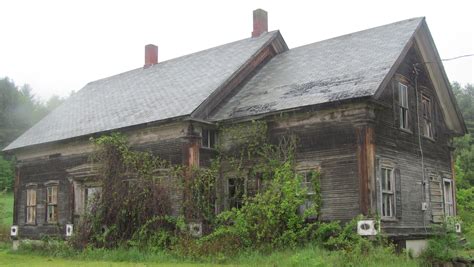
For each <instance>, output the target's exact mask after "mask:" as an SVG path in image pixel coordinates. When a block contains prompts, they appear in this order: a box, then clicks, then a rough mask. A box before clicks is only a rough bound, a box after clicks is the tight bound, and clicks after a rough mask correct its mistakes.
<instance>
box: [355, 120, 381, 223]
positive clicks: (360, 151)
mask: <svg viewBox="0 0 474 267" xmlns="http://www.w3.org/2000/svg"><path fill="white" fill-rule="evenodd" d="M356 140H357V161H358V174H359V205H360V212H361V213H362V214H363V215H366V216H367V215H375V214H376V210H377V202H376V200H377V196H376V190H375V142H374V141H375V140H374V128H373V126H372V125H361V126H357V127H356Z"/></svg>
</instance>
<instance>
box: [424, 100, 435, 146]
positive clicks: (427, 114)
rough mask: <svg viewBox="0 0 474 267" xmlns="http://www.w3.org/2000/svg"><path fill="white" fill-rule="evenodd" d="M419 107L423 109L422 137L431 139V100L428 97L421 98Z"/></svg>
mask: <svg viewBox="0 0 474 267" xmlns="http://www.w3.org/2000/svg"><path fill="white" fill-rule="evenodd" d="M421 106H422V109H423V135H424V136H426V137H429V138H433V124H432V117H433V116H432V113H433V112H432V107H431V100H430V98H429V97H428V96H426V95H423V96H422V97H421Z"/></svg>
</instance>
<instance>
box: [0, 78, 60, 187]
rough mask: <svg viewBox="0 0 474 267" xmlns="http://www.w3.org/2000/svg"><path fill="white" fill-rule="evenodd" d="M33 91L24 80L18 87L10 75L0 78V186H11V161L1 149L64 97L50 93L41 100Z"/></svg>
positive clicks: (57, 104) (56, 105)
mask: <svg viewBox="0 0 474 267" xmlns="http://www.w3.org/2000/svg"><path fill="white" fill-rule="evenodd" d="M32 92H33V90H32V88H31V87H30V86H29V85H27V84H25V85H23V86H21V87H18V86H17V85H15V83H14V82H13V81H12V80H10V79H9V78H3V79H0V190H4V189H7V190H11V189H12V181H13V168H12V165H13V164H12V163H11V159H8V158H7V157H6V156H2V153H1V150H2V149H3V148H4V147H5V146H7V145H8V144H9V143H11V142H12V141H13V140H15V138H17V137H18V136H20V135H21V134H22V133H23V132H24V131H26V130H27V129H28V128H30V127H31V126H33V125H34V124H35V123H36V122H38V121H39V120H41V119H42V118H43V117H44V116H46V115H47V114H48V113H49V112H51V111H52V110H53V109H55V108H56V107H58V106H59V105H61V104H62V103H63V102H64V101H65V98H61V97H59V96H56V95H53V96H52V97H51V98H50V99H49V100H48V101H46V102H42V101H40V100H38V99H37V98H36V97H35V95H34V94H33V93H32Z"/></svg>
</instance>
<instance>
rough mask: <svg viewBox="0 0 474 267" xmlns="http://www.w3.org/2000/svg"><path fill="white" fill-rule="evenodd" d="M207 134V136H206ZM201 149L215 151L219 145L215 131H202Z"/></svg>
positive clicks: (203, 129)
mask: <svg viewBox="0 0 474 267" xmlns="http://www.w3.org/2000/svg"><path fill="white" fill-rule="evenodd" d="M205 133H206V134H205ZM201 138H202V139H201V147H203V148H209V149H215V148H216V145H217V131H216V130H214V129H205V128H202V129H201Z"/></svg>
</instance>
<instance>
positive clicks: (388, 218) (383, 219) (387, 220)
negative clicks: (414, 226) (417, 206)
mask: <svg viewBox="0 0 474 267" xmlns="http://www.w3.org/2000/svg"><path fill="white" fill-rule="evenodd" d="M380 220H381V221H382V222H398V219H397V218H396V217H382V218H381V219H380Z"/></svg>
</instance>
